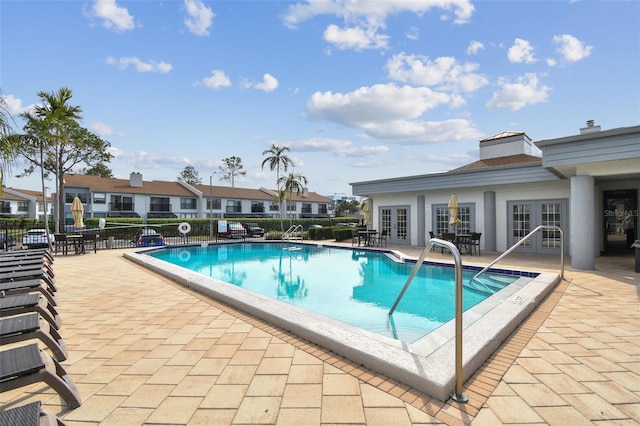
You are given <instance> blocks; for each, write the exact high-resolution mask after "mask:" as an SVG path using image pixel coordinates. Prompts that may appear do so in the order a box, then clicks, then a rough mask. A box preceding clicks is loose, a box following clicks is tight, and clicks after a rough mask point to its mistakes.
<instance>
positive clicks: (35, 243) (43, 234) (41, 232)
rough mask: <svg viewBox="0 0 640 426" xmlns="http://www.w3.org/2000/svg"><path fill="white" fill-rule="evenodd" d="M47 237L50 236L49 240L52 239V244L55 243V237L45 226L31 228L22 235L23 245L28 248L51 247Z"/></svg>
mask: <svg viewBox="0 0 640 426" xmlns="http://www.w3.org/2000/svg"><path fill="white" fill-rule="evenodd" d="M47 237H48V238H49V241H51V244H53V240H54V238H53V234H52V233H51V232H49V231H47V230H46V229H44V228H38V229H30V230H28V231H27V233H26V234H24V236H23V237H22V245H23V246H26V248H27V249H31V248H38V247H49V241H47Z"/></svg>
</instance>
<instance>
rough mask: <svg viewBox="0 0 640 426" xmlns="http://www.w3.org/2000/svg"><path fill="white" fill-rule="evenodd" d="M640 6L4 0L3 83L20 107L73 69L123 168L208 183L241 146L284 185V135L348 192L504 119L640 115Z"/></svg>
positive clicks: (552, 127)
mask: <svg viewBox="0 0 640 426" xmlns="http://www.w3.org/2000/svg"><path fill="white" fill-rule="evenodd" d="M639 22H640V2H638V1H607V2H600V1H476V2H472V1H465V0H439V1H433V0H429V1H420V0H413V1H370V2H360V1H313V2H306V1H298V2H286V1H206V2H205V1H197V0H184V1H178V0H168V1H115V0H97V1H73V0H69V1H24V0H16V1H12V0H2V1H1V2H0V24H1V29H0V36H1V39H0V40H1V41H0V43H1V51H0V60H1V63H0V88H1V90H2V94H3V96H4V98H5V101H6V104H7V108H8V110H9V111H10V112H11V113H12V114H14V115H18V114H19V113H21V112H23V111H27V110H29V109H30V108H32V107H33V105H34V104H35V103H37V102H38V100H39V99H38V97H37V93H38V92H39V91H46V92H55V91H57V90H59V89H60V88H61V87H64V86H66V87H69V88H70V89H71V90H72V91H73V98H72V99H71V104H73V105H79V106H81V108H82V110H83V114H82V115H83V120H82V125H83V126H84V127H86V128H88V129H89V130H91V131H93V132H94V133H96V134H98V135H100V136H101V137H102V138H103V139H105V140H107V141H109V142H110V144H111V149H112V152H113V154H114V156H115V157H114V159H113V160H112V162H111V163H110V165H109V167H110V168H111V169H112V170H113V171H114V174H115V175H116V177H120V178H127V177H128V176H129V173H130V172H133V171H135V172H140V173H142V175H143V178H144V179H145V180H153V179H158V180H169V181H171V180H175V179H176V178H177V176H178V175H179V173H180V172H181V171H182V170H183V169H184V167H185V166H186V165H187V164H191V165H193V166H194V167H195V168H196V169H197V170H198V172H199V174H200V177H201V178H202V179H203V182H204V183H208V182H209V176H210V175H211V173H212V172H213V171H217V170H218V166H219V165H220V164H221V160H222V159H223V158H227V157H231V156H237V157H240V158H241V159H242V162H243V164H244V166H245V170H246V171H247V175H246V177H244V178H238V179H236V186H237V187H249V188H257V187H261V186H264V187H270V188H274V187H275V173H274V172H271V171H270V170H269V169H268V167H267V168H265V169H264V170H263V169H262V168H261V163H262V161H263V160H264V158H265V157H264V156H263V155H262V152H263V151H264V150H266V149H269V147H270V146H271V144H273V143H275V144H277V145H281V146H288V147H289V148H290V152H289V153H288V155H289V157H290V158H291V159H292V160H293V162H294V164H295V168H294V169H293V171H294V172H295V173H301V174H303V175H304V176H306V177H307V179H308V181H309V190H311V191H316V192H319V193H321V194H324V195H332V194H346V195H350V194H351V187H350V186H349V183H350V182H358V181H364V180H376V179H384V178H391V177H398V176H407V175H419V174H424V173H429V172H435V171H444V170H449V169H452V168H455V167H458V166H461V165H464V164H467V163H470V162H473V161H475V160H477V158H478V142H479V140H481V139H483V138H484V137H487V136H490V135H493V134H496V133H499V132H502V131H524V132H526V133H527V134H528V135H529V137H531V138H532V139H533V140H534V141H535V140H541V139H547V138H552V137H559V136H568V135H573V134H577V133H578V132H579V128H580V127H584V126H585V122H586V120H591V119H592V120H595V123H596V124H597V125H600V126H602V128H603V129H610V128H615V127H624V126H631V125H637V124H639V123H640V29H639V28H640V25H639ZM22 124H23V123H22V122H21V121H20V119H17V123H16V127H17V129H18V130H20V129H21V127H22ZM20 170H21V165H20V164H17V165H15V166H14V167H13V174H14V175H15V174H17V172H19V171H20ZM219 176H220V175H219V173H218V175H216V176H214V178H213V179H214V184H218V185H224V186H228V185H230V184H229V183H227V182H220V181H219ZM7 185H8V186H11V187H17V188H26V189H37V188H38V180H37V179H35V178H29V179H17V178H15V177H12V178H10V179H9V181H8V182H7ZM51 186H53V184H51Z"/></svg>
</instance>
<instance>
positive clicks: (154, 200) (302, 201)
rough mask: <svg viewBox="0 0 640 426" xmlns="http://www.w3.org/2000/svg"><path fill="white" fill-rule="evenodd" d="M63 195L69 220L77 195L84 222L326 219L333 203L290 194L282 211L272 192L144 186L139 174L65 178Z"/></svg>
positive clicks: (316, 196) (311, 195)
mask: <svg viewBox="0 0 640 426" xmlns="http://www.w3.org/2000/svg"><path fill="white" fill-rule="evenodd" d="M64 196H65V218H66V220H68V221H71V220H72V219H71V218H72V215H71V203H72V202H73V199H74V197H76V196H77V197H78V198H80V201H82V204H83V206H84V211H85V217H95V218H109V217H140V218H143V219H151V218H238V217H254V218H260V217H264V218H271V217H287V218H288V217H293V218H314V217H315V218H326V217H331V216H333V212H334V202H333V200H332V199H330V198H327V197H324V196H322V195H319V194H317V193H315V192H308V191H305V192H303V193H300V194H296V193H293V195H292V197H291V201H290V202H286V203H282V205H283V211H282V212H281V211H280V210H279V206H280V203H278V201H277V200H276V198H275V192H274V191H272V190H269V189H266V188H259V189H251V188H231V187H224V186H214V185H202V184H194V185H190V184H188V183H186V182H183V181H176V182H169V181H158V180H152V181H144V180H143V179H142V174H140V173H131V175H130V177H129V179H112V178H102V177H99V176H88V175H78V174H66V175H65V187H64ZM288 198H289V194H287V199H288ZM285 206H286V207H285Z"/></svg>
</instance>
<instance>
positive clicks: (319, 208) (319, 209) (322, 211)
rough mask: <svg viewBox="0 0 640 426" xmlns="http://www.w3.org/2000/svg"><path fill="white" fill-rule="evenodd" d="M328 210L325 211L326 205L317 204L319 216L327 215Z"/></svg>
mask: <svg viewBox="0 0 640 426" xmlns="http://www.w3.org/2000/svg"><path fill="white" fill-rule="evenodd" d="M328 212H329V210H328V209H327V205H326V204H318V213H319V214H327V213H328Z"/></svg>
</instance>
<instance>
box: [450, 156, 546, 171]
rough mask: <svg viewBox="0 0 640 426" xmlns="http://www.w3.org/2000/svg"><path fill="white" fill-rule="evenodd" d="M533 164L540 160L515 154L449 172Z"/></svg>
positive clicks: (474, 163)
mask: <svg viewBox="0 0 640 426" xmlns="http://www.w3.org/2000/svg"><path fill="white" fill-rule="evenodd" d="M535 162H542V158H541V157H538V156H535V155H529V154H516V155H508V156H505V157H497V158H487V159H485V160H478V161H475V162H473V163H470V164H467V165H464V166H461V167H458V168H456V169H453V170H450V172H459V171H461V170H471V169H484V168H487V167H499V166H511V165H516V164H527V163H535Z"/></svg>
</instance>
